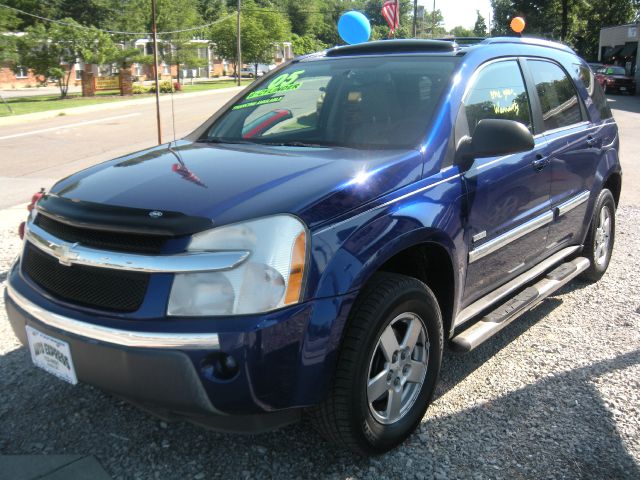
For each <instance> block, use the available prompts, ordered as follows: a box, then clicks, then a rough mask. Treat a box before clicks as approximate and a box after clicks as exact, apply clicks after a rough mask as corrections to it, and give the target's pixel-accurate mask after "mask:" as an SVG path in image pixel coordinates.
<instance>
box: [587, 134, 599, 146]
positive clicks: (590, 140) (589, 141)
mask: <svg viewBox="0 0 640 480" xmlns="http://www.w3.org/2000/svg"><path fill="white" fill-rule="evenodd" d="M597 146H598V139H597V138H595V137H593V136H592V135H589V136H588V137H587V147H589V148H593V147H597Z"/></svg>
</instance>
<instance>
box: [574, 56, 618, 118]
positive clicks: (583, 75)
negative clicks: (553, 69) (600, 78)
mask: <svg viewBox="0 0 640 480" xmlns="http://www.w3.org/2000/svg"><path fill="white" fill-rule="evenodd" d="M575 67H576V70H577V72H578V75H579V77H580V80H582V83H583V84H584V87H585V88H586V89H587V93H589V96H590V97H591V100H593V104H594V105H595V107H596V108H597V109H598V111H599V112H600V118H601V119H602V120H605V119H607V118H611V110H610V109H609V105H607V98H606V97H605V96H604V92H603V91H602V88H601V87H600V84H599V83H598V82H596V81H595V78H594V76H593V72H592V71H591V69H590V68H589V67H587V66H585V65H577V64H576V65H575Z"/></svg>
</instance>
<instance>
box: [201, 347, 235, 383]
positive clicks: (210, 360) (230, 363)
mask: <svg viewBox="0 0 640 480" xmlns="http://www.w3.org/2000/svg"><path fill="white" fill-rule="evenodd" d="M239 371H240V367H239V365H238V361H237V360H236V359H235V358H234V357H233V356H232V355H228V354H226V353H214V354H212V355H209V356H207V357H206V358H205V359H204V360H203V361H202V373H203V374H204V376H205V377H207V378H208V379H210V380H216V379H217V380H231V379H232V378H233V377H235V376H236V375H237V374H238V372H239Z"/></svg>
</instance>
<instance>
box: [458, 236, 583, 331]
mask: <svg viewBox="0 0 640 480" xmlns="http://www.w3.org/2000/svg"><path fill="white" fill-rule="evenodd" d="M580 248H582V247H580V246H573V247H567V248H563V249H562V250H560V251H559V252H557V253H555V254H553V255H551V256H550V257H549V258H547V259H546V260H544V261H542V262H540V263H539V264H538V265H536V266H535V267H533V268H531V269H530V270H527V271H526V272H524V273H522V274H520V275H518V276H517V277H516V278H514V279H513V280H511V281H510V282H507V283H505V284H504V285H502V286H501V287H499V288H497V289H495V290H494V291H492V292H491V293H489V294H487V295H485V296H484V297H482V298H480V299H479V300H476V301H475V302H473V303H472V304H471V305H469V306H468V307H466V308H464V309H463V310H461V311H460V312H458V315H456V318H455V319H454V322H453V326H454V328H455V327H459V326H460V325H462V324H463V323H465V322H467V321H468V320H471V319H472V318H473V317H475V316H477V315H479V314H480V313H481V312H483V311H484V310H486V309H488V308H489V307H490V306H492V305H494V304H495V303H497V302H499V301H500V300H502V299H503V298H506V297H508V296H509V295H511V294H512V293H514V292H515V291H516V290H518V289H520V288H521V287H523V286H525V285H526V284H528V283H529V282H531V281H532V280H534V279H535V278H536V277H539V276H540V275H542V274H543V273H545V272H546V271H547V270H549V269H550V268H551V267H553V266H554V265H555V264H557V263H560V262H561V261H562V260H564V259H565V258H567V257H568V256H570V255H573V254H574V253H576V252H578V251H579V250H580Z"/></svg>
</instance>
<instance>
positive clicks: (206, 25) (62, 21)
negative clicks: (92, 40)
mask: <svg viewBox="0 0 640 480" xmlns="http://www.w3.org/2000/svg"><path fill="white" fill-rule="evenodd" d="M0 8H6V9H8V10H13V11H15V12H18V13H21V14H23V15H27V16H29V17H33V18H37V19H38V20H42V21H44V22H50V23H56V24H58V25H63V26H65V27H71V28H80V29H83V30H98V31H100V32H104V33H109V34H112V35H152V32H121V31H118V30H106V29H103V28H97V27H88V26H86V25H82V24H80V23H69V22H65V21H64V20H55V19H53V18H47V17H42V16H40V15H36V14H35V13H29V12H25V11H24V10H20V9H19V8H14V7H10V6H9V5H4V4H2V3H0ZM234 15H235V13H231V14H229V15H227V16H226V17H222V18H219V19H218V20H215V21H213V22H210V23H205V24H204V25H199V26H197V27H190V28H184V29H182V30H171V31H166V32H158V33H157V34H158V35H171V34H176V33H186V32H193V31H197V30H203V29H205V28H208V27H211V26H213V25H216V24H218V23H220V22H223V21H225V20H227V19H228V18H231V17H233V16H234Z"/></svg>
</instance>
